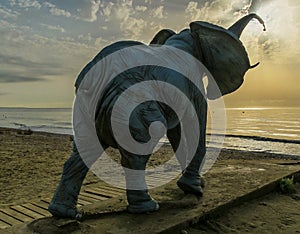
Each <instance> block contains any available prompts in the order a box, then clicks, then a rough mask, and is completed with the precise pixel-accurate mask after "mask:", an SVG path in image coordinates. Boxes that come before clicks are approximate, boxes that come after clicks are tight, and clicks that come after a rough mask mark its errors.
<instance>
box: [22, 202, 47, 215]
mask: <svg viewBox="0 0 300 234" xmlns="http://www.w3.org/2000/svg"><path fill="white" fill-rule="evenodd" d="M22 206H23V207H25V208H27V209H29V210H32V211H34V212H36V213H38V214H41V215H43V216H50V215H51V214H50V213H49V212H48V211H47V210H44V209H42V208H40V207H38V206H36V205H34V204H31V203H27V204H24V205H22Z"/></svg>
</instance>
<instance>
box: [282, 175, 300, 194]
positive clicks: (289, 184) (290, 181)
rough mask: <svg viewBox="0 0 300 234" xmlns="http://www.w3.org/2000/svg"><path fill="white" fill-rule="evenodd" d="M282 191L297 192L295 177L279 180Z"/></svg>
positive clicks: (286, 192)
mask: <svg viewBox="0 0 300 234" xmlns="http://www.w3.org/2000/svg"><path fill="white" fill-rule="evenodd" d="M279 188H280V191H281V192H282V193H284V194H291V193H295V192H296V188H295V185H294V177H292V178H283V179H281V180H280V181H279Z"/></svg>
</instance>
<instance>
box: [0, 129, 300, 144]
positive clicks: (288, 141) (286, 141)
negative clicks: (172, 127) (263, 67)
mask: <svg viewBox="0 0 300 234" xmlns="http://www.w3.org/2000/svg"><path fill="white" fill-rule="evenodd" d="M24 127H26V128H27V129H21V128H17V127H15V128H14V127H1V126H0V131H1V130H13V131H14V130H17V131H26V130H31V131H33V132H40V133H45V134H48V133H50V134H58V135H69V136H72V135H73V134H70V133H63V132H61V133H56V132H51V131H43V130H41V131H39V130H36V129H34V130H32V129H31V128H30V127H28V126H26V125H25V126H24ZM68 130H70V129H68ZM206 136H224V137H232V138H242V139H252V140H256V141H270V142H281V143H291V144H300V140H291V139H283V138H272V137H263V136H256V135H239V134H224V135H223V134H219V133H215V134H211V133H206Z"/></svg>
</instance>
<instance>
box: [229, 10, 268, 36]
mask: <svg viewBox="0 0 300 234" xmlns="http://www.w3.org/2000/svg"><path fill="white" fill-rule="evenodd" d="M254 18H255V19H257V20H258V21H259V22H260V23H261V24H262V25H263V26H264V31H266V26H265V23H264V21H263V20H262V18H260V17H259V16H258V15H257V14H254V13H251V14H249V15H246V16H244V17H243V18H241V19H240V20H238V21H237V22H236V23H235V24H233V25H232V26H231V27H230V28H228V30H229V31H231V32H232V33H234V34H235V35H236V36H237V37H238V38H240V36H241V34H242V32H243V30H244V29H245V27H246V26H247V25H248V23H249V22H250V20H252V19H254Z"/></svg>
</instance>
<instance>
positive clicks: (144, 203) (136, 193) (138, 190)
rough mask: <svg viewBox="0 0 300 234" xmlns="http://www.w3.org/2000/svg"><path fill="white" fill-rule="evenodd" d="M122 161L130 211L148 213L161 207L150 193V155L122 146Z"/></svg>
mask: <svg viewBox="0 0 300 234" xmlns="http://www.w3.org/2000/svg"><path fill="white" fill-rule="evenodd" d="M119 150H120V153H121V156H122V159H121V163H122V166H123V168H124V171H125V177H126V195H127V201H128V204H129V205H128V207H127V210H128V212H130V213H146V212H152V211H156V210H158V209H159V205H158V203H157V202H156V201H155V200H153V199H152V198H151V196H150V195H149V193H148V189H147V184H146V181H145V168H146V163H147V161H148V159H149V157H150V155H136V154H131V153H129V152H127V151H126V150H124V149H122V148H120V149H119Z"/></svg>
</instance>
